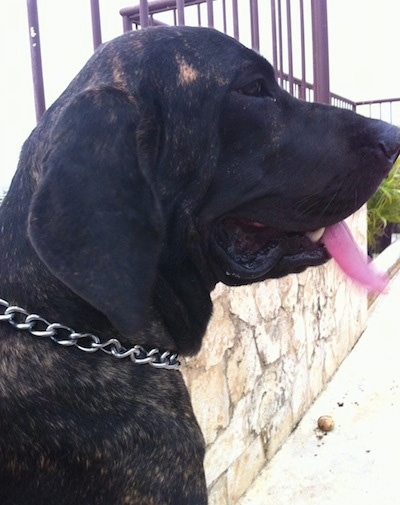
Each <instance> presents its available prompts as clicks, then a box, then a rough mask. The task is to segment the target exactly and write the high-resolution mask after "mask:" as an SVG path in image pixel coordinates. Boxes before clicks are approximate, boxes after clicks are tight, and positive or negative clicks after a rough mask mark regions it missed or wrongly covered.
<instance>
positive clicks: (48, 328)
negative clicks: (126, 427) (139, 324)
mask: <svg viewBox="0 0 400 505" xmlns="http://www.w3.org/2000/svg"><path fill="white" fill-rule="evenodd" d="M1 307H4V310H3V311H2V312H1V311H0V322H1V321H5V322H7V323H9V324H11V326H13V327H14V328H16V329H17V330H22V331H28V332H29V333H30V334H31V335H33V336H34V337H38V338H42V337H46V338H50V339H51V340H52V341H53V342H55V343H56V344H58V345H61V346H63V347H72V346H74V347H76V348H77V349H79V350H80V351H83V352H87V353H91V352H96V351H98V350H99V349H100V350H101V351H103V352H105V353H106V354H110V355H111V356H114V358H119V359H121V358H128V357H129V358H130V359H131V361H132V362H133V363H134V364H135V365H151V366H153V367H155V368H165V369H167V370H177V369H178V368H179V366H180V362H179V360H178V355H177V354H175V353H173V352H171V351H164V352H162V351H160V350H159V349H156V348H154V349H151V350H150V351H146V349H144V348H143V347H142V346H140V345H135V346H133V347H132V348H130V349H126V348H125V347H124V346H123V345H122V344H121V342H120V341H119V340H118V339H116V338H110V339H109V340H107V341H106V342H101V340H100V338H99V337H98V336H96V335H92V334H91V333H77V332H76V331H74V330H73V329H72V328H69V327H68V326H65V325H63V324H60V323H49V322H48V321H46V319H44V318H43V317H40V316H38V315H37V314H29V313H28V312H27V311H26V310H25V309H23V308H21V307H18V306H17V305H10V304H9V303H8V302H7V301H6V300H3V299H2V298H0V308H1Z"/></svg>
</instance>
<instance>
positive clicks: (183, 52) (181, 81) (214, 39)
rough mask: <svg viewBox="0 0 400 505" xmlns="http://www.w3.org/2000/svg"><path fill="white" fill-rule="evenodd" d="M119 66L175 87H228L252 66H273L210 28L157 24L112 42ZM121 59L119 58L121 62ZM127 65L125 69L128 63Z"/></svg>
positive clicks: (115, 64) (110, 47)
mask: <svg viewBox="0 0 400 505" xmlns="http://www.w3.org/2000/svg"><path fill="white" fill-rule="evenodd" d="M104 49H105V51H107V52H110V51H111V52H113V53H114V54H115V56H114V64H113V66H114V69H115V68H118V69H120V73H121V74H125V75H126V71H127V69H126V66H127V65H128V66H130V67H131V68H133V69H134V72H135V77H136V78H138V77H139V78H140V77H142V78H143V79H144V80H145V81H147V82H148V79H150V80H151V81H153V82H158V83H159V86H160V87H162V86H163V85H164V86H165V84H169V85H171V86H174V87H175V88H176V87H178V88H183V89H187V88H190V87H203V88H204V87H205V88H207V87H214V86H217V87H226V86H229V85H230V83H231V82H232V81H234V79H235V77H236V76H237V75H238V74H240V73H241V72H243V71H244V70H246V69H247V68H255V69H256V68H257V67H262V68H265V67H269V64H268V63H267V62H266V60H264V58H262V57H261V56H259V55H258V54H257V53H255V52H254V51H252V50H250V49H248V48H246V47H245V46H243V45H242V44H240V43H239V42H237V41H236V40H234V39H232V38H231V37H229V36H227V35H224V34H222V33H220V32H218V31H216V30H213V29H209V28H194V27H158V28H149V29H147V30H139V31H137V32H131V33H129V34H126V35H123V36H122V37H119V38H117V39H115V40H114V41H112V42H110V43H109V45H107V47H106V48H104ZM116 59H117V60H119V62H116ZM124 67H125V68H124Z"/></svg>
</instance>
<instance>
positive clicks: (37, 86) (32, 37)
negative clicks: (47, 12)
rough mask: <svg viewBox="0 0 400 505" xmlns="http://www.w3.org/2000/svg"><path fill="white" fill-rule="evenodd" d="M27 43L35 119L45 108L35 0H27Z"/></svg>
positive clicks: (37, 118) (40, 115)
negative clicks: (30, 65) (29, 54)
mask: <svg viewBox="0 0 400 505" xmlns="http://www.w3.org/2000/svg"><path fill="white" fill-rule="evenodd" d="M26 4H27V9H28V23H29V45H30V48H31V64H32V78H33V93H34V96H35V111H36V121H39V119H40V118H41V117H42V115H43V113H44V111H45V110H46V104H45V99H44V84H43V69H42V56H41V50H40V34H39V17H38V10H37V2H36V0H27V2H26Z"/></svg>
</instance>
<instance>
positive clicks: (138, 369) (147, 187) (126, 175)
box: [0, 27, 400, 505]
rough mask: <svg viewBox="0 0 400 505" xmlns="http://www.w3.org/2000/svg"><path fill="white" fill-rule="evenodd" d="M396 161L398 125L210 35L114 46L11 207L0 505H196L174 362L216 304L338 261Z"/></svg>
mask: <svg viewBox="0 0 400 505" xmlns="http://www.w3.org/2000/svg"><path fill="white" fill-rule="evenodd" d="M399 149H400V132H399V130H398V129H397V128H395V127H393V126H390V125H389V124H386V123H383V122H379V121H375V120H371V119H366V118H364V117H361V116H358V115H356V114H354V113H352V112H349V111H346V110H340V109H336V108H333V107H329V106H325V105H319V104H310V103H305V102H302V101H299V100H297V99H295V98H293V97H291V96H290V95H289V94H287V93H286V92H285V91H283V90H282V89H281V88H279V86H278V84H277V82H276V80H275V78H274V72H273V69H272V67H271V65H270V64H269V63H268V62H267V61H266V60H265V59H263V58H262V57H261V56H259V55H258V54H256V53H255V52H253V51H251V50H249V49H247V48H245V47H244V46H242V45H241V44H239V43H238V42H236V41H235V40H233V39H231V38H229V37H227V36H225V35H223V34H221V33H218V32H217V31H214V30H211V29H206V28H187V27H181V28H163V27H162V28H152V29H148V30H142V31H138V32H135V33H129V34H126V35H123V36H121V37H119V38H117V39H115V40H113V41H111V42H109V43H107V44H105V45H103V46H102V47H101V48H100V49H99V50H98V51H97V52H96V53H95V54H94V56H93V57H92V58H91V59H90V60H89V62H88V63H87V64H86V66H85V67H84V68H83V70H82V71H81V72H80V73H79V74H78V76H77V77H76V78H75V79H74V80H73V81H72V83H71V84H70V85H69V86H68V88H67V89H66V90H65V92H64V93H63V94H62V95H61V96H60V98H59V99H58V100H57V101H56V102H55V103H54V104H53V105H52V107H51V108H50V109H49V110H48V111H47V112H46V113H45V114H44V116H43V118H42V119H41V121H40V123H39V124H38V125H37V127H36V128H35V130H34V131H33V132H32V134H31V135H30V137H29V138H28V140H27V141H26V142H25V144H24V146H23V148H22V152H21V157H20V161H19V166H18V169H17V172H16V174H15V177H14V179H13V181H12V184H11V187H10V189H9V192H8V194H7V196H6V198H5V200H4V202H3V205H2V207H1V211H0V212H1V214H0V254H1V261H0V269H1V275H0V297H1V299H2V301H0V309H1V310H0V313H1V316H0V503H1V504H2V505H27V504H29V505H39V504H40V505H81V504H85V505H150V504H151V505H205V504H206V503H207V492H206V484H205V478H204V470H203V457H204V441H203V437H202V434H201V431H200V429H199V426H198V424H197V422H196V419H195V417H194V414H193V411H192V407H191V403H190V399H189V396H188V393H187V391H186V388H185V386H184V383H183V380H182V377H181V374H180V372H179V370H177V367H178V358H177V356H176V355H179V354H180V355H190V354H194V353H196V352H197V351H198V350H199V348H200V346H201V340H202V337H203V334H204V332H205V329H206V326H207V323H208V320H209V318H210V314H211V300H210V292H211V291H212V289H213V288H214V286H215V285H216V283H217V282H223V283H225V284H229V285H241V284H250V283H253V282H258V281H262V280H264V279H267V278H271V277H281V276H284V275H287V274H290V273H292V272H301V271H302V270H304V269H305V268H307V267H311V266H315V265H321V264H322V263H324V262H326V261H328V260H329V259H330V255H329V253H328V251H327V249H326V247H325V245H324V229H325V230H329V229H331V227H332V226H334V225H337V223H340V222H341V221H342V220H343V219H344V218H346V217H347V216H348V215H350V214H351V213H353V212H354V211H355V210H356V209H358V208H359V207H360V206H361V205H363V203H364V202H365V201H366V200H367V199H368V198H369V197H370V196H371V195H372V194H373V193H374V191H375V190H376V188H377V186H378V185H379V183H380V181H381V180H382V179H383V178H384V177H385V176H386V175H387V174H388V172H389V170H390V168H391V166H392V164H393V163H394V161H395V159H396V157H397V156H398V154H399ZM325 233H326V232H325ZM54 322H55V323H58V324H52V323H54ZM95 351H97V352H95ZM104 351H105V352H104ZM124 356H125V357H124ZM117 357H120V358H121V359H117Z"/></svg>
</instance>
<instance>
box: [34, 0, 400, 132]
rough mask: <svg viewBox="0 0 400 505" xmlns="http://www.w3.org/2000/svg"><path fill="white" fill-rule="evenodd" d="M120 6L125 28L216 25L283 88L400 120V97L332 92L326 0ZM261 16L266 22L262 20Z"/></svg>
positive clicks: (38, 86) (179, 0) (96, 32)
mask: <svg viewBox="0 0 400 505" xmlns="http://www.w3.org/2000/svg"><path fill="white" fill-rule="evenodd" d="M99 2H100V0H91V1H90V4H91V17H92V37H93V46H94V48H96V47H97V46H99V45H100V44H101V43H102V35H101V16H100V8H99ZM136 2H137V4H136V5H134V6H132V7H125V8H123V9H121V10H120V15H121V16H122V29H123V31H125V32H126V31H130V30H137V29H141V28H144V27H148V26H157V25H194V26H209V27H214V28H216V29H218V30H220V31H222V32H224V33H227V34H228V35H231V36H232V37H234V38H236V39H237V40H240V41H241V42H242V43H243V44H245V45H247V46H249V47H251V48H252V49H254V50H255V51H258V52H260V53H262V54H264V55H265V56H266V57H267V58H269V59H270V61H271V62H272V64H273V66H274V68H275V71H276V76H277V79H278V81H279V83H280V84H281V86H282V87H283V88H284V89H286V90H287V91H288V92H289V93H291V94H292V95H294V96H296V97H297V98H300V99H302V100H307V101H317V102H323V103H330V104H332V105H335V106H337V107H342V108H346V109H351V110H354V111H357V112H359V113H361V114H364V115H366V116H370V117H375V118H377V119H384V120H386V121H388V122H392V123H399V124H400V97H399V98H393V99H384V100H372V101H367V102H353V101H351V100H349V99H347V98H344V97H341V96H339V95H336V94H334V93H332V92H331V90H330V83H329V50H328V30H327V25H328V15H327V5H326V3H327V0H297V1H293V0H247V2H246V8H245V9H244V8H243V6H244V2H243V1H242V0H136ZM27 6H28V20H29V33H30V37H31V61H32V75H33V84H34V95H35V108H36V117H37V119H39V118H40V116H41V115H42V114H43V112H44V111H45V97H44V81H43V73H42V64H41V49H40V32H39V19H38V9H37V0H27ZM260 20H262V21H261V22H260Z"/></svg>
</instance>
